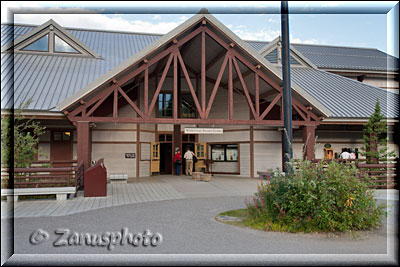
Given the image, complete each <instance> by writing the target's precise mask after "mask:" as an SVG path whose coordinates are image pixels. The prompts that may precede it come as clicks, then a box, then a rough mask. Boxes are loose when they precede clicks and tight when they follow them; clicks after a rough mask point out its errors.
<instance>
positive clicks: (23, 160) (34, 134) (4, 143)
mask: <svg viewBox="0 0 400 267" xmlns="http://www.w3.org/2000/svg"><path fill="white" fill-rule="evenodd" d="M30 103H31V101H30V100H29V101H27V102H26V103H25V104H23V105H21V106H20V107H19V108H18V109H16V110H15V112H14V116H11V115H4V116H3V115H2V118H1V164H2V166H10V165H11V162H9V161H10V159H11V158H13V160H14V167H19V168H24V167H29V166H30V165H31V163H32V161H33V160H34V159H35V157H36V155H37V154H38V153H39V151H38V148H37V147H38V144H39V136H40V135H42V134H43V133H44V130H45V127H43V126H41V125H40V124H39V123H38V122H35V121H34V120H33V118H30V119H26V118H24V116H23V115H22V111H23V110H24V109H25V108H26V107H28V106H29V104H30ZM10 114H12V113H11V112H10ZM11 127H13V129H10V128H11ZM11 134H13V135H14V136H13V141H14V149H13V150H12V149H11V144H12V142H11V138H12V137H11ZM10 153H13V154H12V155H10ZM11 156H12V157H11Z"/></svg>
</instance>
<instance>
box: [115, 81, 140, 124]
mask: <svg viewBox="0 0 400 267" xmlns="http://www.w3.org/2000/svg"><path fill="white" fill-rule="evenodd" d="M118 91H119V93H120V94H121V95H122V97H123V98H125V100H126V101H127V102H128V104H129V105H130V106H131V107H132V108H133V109H134V110H135V111H136V113H137V114H138V115H139V116H140V117H142V118H144V117H145V115H144V114H143V113H142V112H141V111H140V109H139V108H138V107H137V106H136V105H135V103H133V101H132V100H131V99H130V98H129V96H127V95H126V93H125V92H124V90H122V88H121V87H118Z"/></svg>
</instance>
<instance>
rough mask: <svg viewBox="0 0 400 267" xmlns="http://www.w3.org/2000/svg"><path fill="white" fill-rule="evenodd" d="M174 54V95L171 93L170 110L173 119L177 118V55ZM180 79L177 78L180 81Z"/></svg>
mask: <svg viewBox="0 0 400 267" xmlns="http://www.w3.org/2000/svg"><path fill="white" fill-rule="evenodd" d="M173 54H174V79H173V81H174V93H173V101H172V103H173V105H172V106H173V108H172V114H173V115H172V116H173V118H174V119H176V118H178V62H177V55H176V54H177V53H176V51H175V52H174V53H173ZM180 78H181V77H179V79H180Z"/></svg>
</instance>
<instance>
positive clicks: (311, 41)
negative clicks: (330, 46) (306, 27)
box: [290, 36, 326, 44]
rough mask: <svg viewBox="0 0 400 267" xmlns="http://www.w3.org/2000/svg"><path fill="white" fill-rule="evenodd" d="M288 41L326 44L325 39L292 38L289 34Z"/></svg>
mask: <svg viewBox="0 0 400 267" xmlns="http://www.w3.org/2000/svg"><path fill="white" fill-rule="evenodd" d="M290 42H291V43H295V44H326V41H324V40H317V39H308V40H302V39H300V38H298V37H296V38H293V37H292V36H290Z"/></svg>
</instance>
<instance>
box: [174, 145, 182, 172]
mask: <svg viewBox="0 0 400 267" xmlns="http://www.w3.org/2000/svg"><path fill="white" fill-rule="evenodd" d="M174 163H175V175H180V171H181V164H182V158H181V152H180V150H179V148H177V149H176V152H175V157H174Z"/></svg>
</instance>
